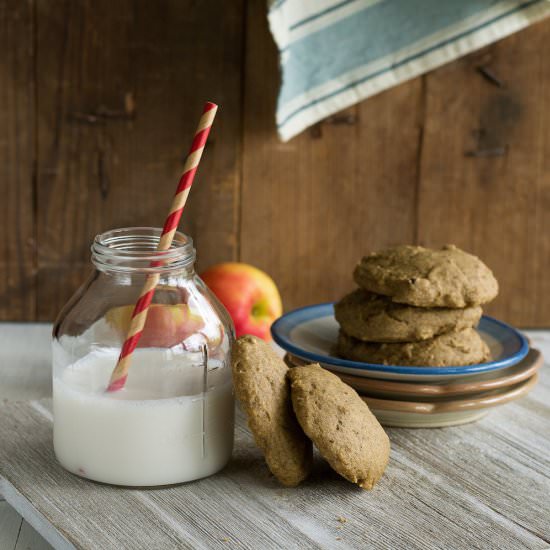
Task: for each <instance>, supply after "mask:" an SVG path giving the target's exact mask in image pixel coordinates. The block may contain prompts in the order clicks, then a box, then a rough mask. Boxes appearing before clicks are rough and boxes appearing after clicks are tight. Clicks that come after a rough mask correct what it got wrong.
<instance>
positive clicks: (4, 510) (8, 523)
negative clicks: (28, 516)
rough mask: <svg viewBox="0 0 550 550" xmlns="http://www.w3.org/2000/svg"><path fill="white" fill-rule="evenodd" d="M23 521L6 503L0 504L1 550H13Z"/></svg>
mask: <svg viewBox="0 0 550 550" xmlns="http://www.w3.org/2000/svg"><path fill="white" fill-rule="evenodd" d="M22 523H23V519H22V518H21V516H20V515H19V514H18V513H17V512H16V511H15V510H14V509H13V508H12V507H11V506H10V505H9V504H8V503H7V502H5V501H1V502H0V548H2V549H4V550H13V549H14V548H15V545H16V544H17V539H18V537H19V531H20V530H21V524H22Z"/></svg>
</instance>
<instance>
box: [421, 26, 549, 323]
mask: <svg viewBox="0 0 550 550" xmlns="http://www.w3.org/2000/svg"><path fill="white" fill-rule="evenodd" d="M549 56H550V21H545V22H543V23H541V24H538V25H534V26H533V27H530V28H529V29H527V30H526V31H524V32H522V33H519V34H516V35H513V36H511V37H510V38H507V39H506V40H503V41H501V42H499V43H496V44H494V45H492V46H490V47H489V48H486V49H484V50H482V51H480V52H478V53H476V54H473V55H470V56H469V57H467V58H465V59H463V60H460V61H458V62H456V63H452V64H450V65H448V66H445V67H443V68H441V69H438V70H436V71H434V72H433V73H431V74H429V75H427V77H426V107H425V109H426V114H425V127H424V137H423V143H422V155H421V168H420V172H421V178H420V189H419V214H418V238H419V241H420V242H421V243H422V244H427V245H441V244H444V243H446V242H454V243H456V244H457V245H459V246H461V247H463V248H464V249H466V250H469V251H472V252H474V253H476V254H478V255H479V256H481V258H483V259H484V261H485V262H486V263H487V264H488V265H489V266H490V267H491V268H492V269H493V270H494V272H495V275H496V277H497V279H498V280H499V283H500V289H501V290H500V296H499V297H498V298H497V300H496V301H495V302H494V303H493V304H491V305H489V306H488V307H487V312H489V313H491V314H494V315H496V316H498V317H501V318H503V319H506V320H509V321H511V322H513V323H515V324H517V325H519V326H544V325H546V326H548V324H549V323H550V317H549V314H548V312H549V311H550V301H549V300H550V298H549V297H550V280H549V278H548V277H547V275H546V274H547V273H548V271H549V270H550V161H549V160H548V159H549V158H550V109H549V108H548V101H547V99H548V97H550V65H549V64H548V57H549ZM480 67H486V68H489V69H490V71H491V72H492V74H494V75H496V76H498V79H499V80H500V81H502V86H500V87H499V86H496V85H495V84H494V83H491V82H489V81H488V80H487V79H484V78H483V77H482V75H481V74H480V72H479V68H480Z"/></svg>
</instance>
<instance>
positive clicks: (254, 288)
mask: <svg viewBox="0 0 550 550" xmlns="http://www.w3.org/2000/svg"><path fill="white" fill-rule="evenodd" d="M201 279H202V280H203V281H204V282H205V283H206V285H207V286H208V287H209V288H210V290H211V291H212V292H213V293H214V294H215V295H216V297H217V298H218V300H220V302H221V303H222V304H223V305H224V306H225V308H226V309H227V311H228V312H229V315H231V318H232V319H233V323H234V325H235V331H236V335H237V338H239V337H240V336H243V335H244V334H252V335H254V336H258V337H259V338H262V339H263V340H265V341H267V342H269V341H271V331H270V328H271V325H272V323H273V321H275V320H276V319H277V318H278V317H280V316H281V315H282V313H283V305H282V302H281V295H280V294H279V290H278V289H277V286H276V285H275V282H274V281H273V279H272V278H271V277H270V276H269V275H268V274H267V273H265V272H264V271H262V270H260V269H258V268H256V267H254V266H251V265H249V264H244V263H239V262H227V263H222V264H217V265H214V266H212V267H210V268H208V269H207V270H206V271H205V272H204V273H202V274H201Z"/></svg>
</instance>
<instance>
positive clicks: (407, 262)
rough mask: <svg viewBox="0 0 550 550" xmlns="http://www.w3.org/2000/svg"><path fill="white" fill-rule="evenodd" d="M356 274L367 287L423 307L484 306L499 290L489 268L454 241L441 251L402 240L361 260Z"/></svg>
mask: <svg viewBox="0 0 550 550" xmlns="http://www.w3.org/2000/svg"><path fill="white" fill-rule="evenodd" d="M354 278H355V281H356V282H357V284H358V285H359V286H360V287H361V288H364V289H365V290H370V291H371V292H375V293H376V294H384V295H386V296H390V297H391V299H392V300H393V301H394V302H400V303H403V304H409V305H411V306H419V307H453V308H458V307H466V306H474V305H480V304H484V303H486V302H489V301H491V300H492V299H493V298H494V297H495V296H496V295H497V293H498V283H497V281H496V279H495V277H494V276H493V273H492V272H491V270H490V269H489V268H488V267H487V266H486V265H485V264H484V263H483V262H482V261H481V260H480V259H479V258H477V257H476V256H473V255H472V254H467V253H466V252H464V251H462V250H460V249H459V248H457V247H456V246H454V245H447V246H444V247H443V248H441V249H440V250H432V249H429V248H423V247H421V246H408V245H403V246H396V247H395V248H388V249H386V250H382V251H381V252H374V253H372V254H369V255H368V256H365V257H364V258H363V259H362V260H361V261H360V262H359V264H358V265H357V267H356V268H355V272H354Z"/></svg>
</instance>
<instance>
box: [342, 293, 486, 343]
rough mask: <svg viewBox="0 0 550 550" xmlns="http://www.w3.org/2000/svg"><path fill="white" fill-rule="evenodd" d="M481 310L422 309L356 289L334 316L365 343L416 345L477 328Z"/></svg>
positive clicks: (344, 299) (345, 297) (467, 308)
mask: <svg viewBox="0 0 550 550" xmlns="http://www.w3.org/2000/svg"><path fill="white" fill-rule="evenodd" d="M481 313H482V310H481V308H480V307H479V306H470V307H466V308H463V309H457V308H420V307H413V306H407V305H403V304H398V303H396V302H392V300H391V299H390V298H388V297H387V296H382V295H380V294H373V293H372V292H368V291H367V290H363V289H357V290H355V291H354V292H352V293H350V294H348V295H347V296H344V297H343V298H342V299H341V300H340V301H339V302H338V303H336V304H335V306H334V316H335V317H336V320H337V321H338V323H340V326H341V327H342V330H343V331H344V332H345V333H346V334H348V335H349V336H353V337H354V338H357V339H359V340H364V341H366V342H417V341H419V340H426V339H428V338H433V337H434V336H437V335H439V334H444V333H445V332H451V331H457V330H462V329H465V328H470V327H475V326H477V324H478V323H479V319H480V318H481Z"/></svg>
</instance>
